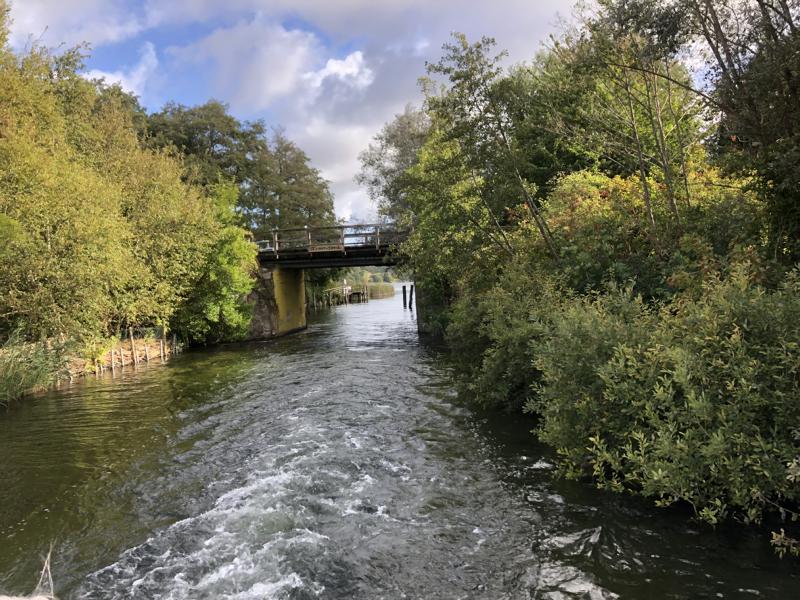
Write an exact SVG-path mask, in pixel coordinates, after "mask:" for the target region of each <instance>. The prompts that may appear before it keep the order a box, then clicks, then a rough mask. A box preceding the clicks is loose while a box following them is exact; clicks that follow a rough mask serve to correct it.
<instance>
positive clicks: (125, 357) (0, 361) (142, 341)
mask: <svg viewBox="0 0 800 600" xmlns="http://www.w3.org/2000/svg"><path fill="white" fill-rule="evenodd" d="M181 351H182V347H181V345H180V344H179V343H178V341H177V338H176V337H173V338H172V339H167V338H166V337H155V336H153V335H145V336H141V337H133V338H132V337H130V336H129V337H128V338H126V339H122V340H120V339H117V338H113V339H110V340H105V341H104V342H103V343H102V345H100V346H99V347H97V348H95V351H94V353H93V357H92V358H86V352H85V350H83V351H81V352H79V353H75V352H71V351H70V350H69V348H68V347H64V346H60V345H59V344H58V343H53V342H24V341H20V339H19V337H12V338H11V339H9V340H8V341H7V342H6V343H5V344H4V345H3V347H2V348H0V407H8V406H10V405H11V404H12V403H13V402H14V401H16V400H20V399H22V398H24V397H26V396H29V395H31V394H35V393H37V392H41V391H45V390H47V389H51V388H58V387H59V386H60V385H61V383H62V382H69V383H72V382H73V381H74V380H75V379H79V378H82V377H89V376H91V375H102V374H104V373H106V372H111V373H116V372H117V371H124V369H125V367H127V366H138V365H139V364H149V363H150V362H160V363H162V364H163V363H164V362H166V361H167V360H169V358H170V357H172V356H174V355H176V354H178V353H180V352H181Z"/></svg>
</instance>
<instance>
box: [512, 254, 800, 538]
mask: <svg viewBox="0 0 800 600" xmlns="http://www.w3.org/2000/svg"><path fill="white" fill-rule="evenodd" d="M536 366H537V367H538V368H539V369H540V370H541V372H542V383H541V385H540V388H539V389H540V396H539V398H538V399H537V400H536V401H534V402H531V403H529V405H528V408H529V409H531V410H537V411H539V412H541V414H542V416H543V425H542V429H541V433H540V435H541V438H542V439H543V440H544V441H546V442H548V443H551V444H553V445H555V446H556V447H558V448H559V451H560V452H561V454H562V455H563V456H564V458H565V460H566V464H567V466H568V468H569V470H570V471H571V472H572V473H573V474H576V473H578V472H579V471H580V470H581V467H583V466H586V465H590V466H591V467H592V470H593V472H594V475H595V477H596V478H597V480H598V481H599V483H600V485H602V486H605V487H609V488H611V489H616V490H621V489H635V490H637V491H640V492H641V493H642V494H643V495H645V496H649V497H654V498H656V499H657V500H658V502H659V503H660V504H664V505H666V504H670V503H673V502H678V501H685V502H688V503H689V504H691V505H692V507H693V508H694V510H695V511H696V513H697V514H698V515H699V516H701V517H702V518H703V519H705V520H707V521H709V522H711V523H715V522H717V521H718V520H720V519H722V518H724V517H726V516H729V515H734V516H737V517H741V518H743V519H745V520H747V521H758V520H760V519H761V517H762V514H763V512H764V511H765V510H769V509H772V508H775V507H778V506H781V505H782V506H785V505H787V504H794V503H796V502H797V501H798V500H800V490H798V486H796V485H795V484H794V483H793V481H792V480H791V479H790V478H787V466H789V465H791V464H792V462H793V461H794V460H795V459H796V458H797V457H798V455H800V441H798V427H799V426H800V274H798V272H794V273H793V274H792V275H791V276H789V277H788V278H787V279H786V281H785V283H784V284H783V285H782V286H781V287H780V289H777V290H775V291H772V292H769V291H766V290H765V289H764V288H762V287H760V286H758V285H755V284H754V283H753V282H752V277H751V276H750V273H749V271H748V268H747V267H746V266H739V267H736V268H735V269H733V271H732V272H731V274H730V275H729V276H728V277H726V278H724V279H720V278H716V279H714V280H712V281H711V282H709V283H707V284H706V285H705V287H704V289H703V292H702V294H701V295H700V297H699V298H698V299H696V300H695V299H690V298H682V299H679V300H676V301H675V302H673V303H671V304H669V305H665V306H663V307H661V308H657V307H656V308H647V307H646V306H645V305H644V304H643V303H642V302H641V300H640V299H638V298H636V297H634V296H633V295H632V294H630V293H629V292H628V293H620V292H617V293H612V294H609V295H607V296H602V297H597V298H595V299H593V300H587V301H582V302H579V303H578V304H576V305H574V306H572V307H569V308H567V309H565V310H564V311H563V312H561V313H560V314H559V315H558V316H557V317H556V318H554V326H553V329H552V331H551V333H550V335H549V338H548V340H547V341H546V342H545V343H543V344H542V345H541V347H540V348H539V349H538V351H537V359H536Z"/></svg>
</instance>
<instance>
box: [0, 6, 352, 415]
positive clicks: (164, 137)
mask: <svg viewBox="0 0 800 600" xmlns="http://www.w3.org/2000/svg"><path fill="white" fill-rule="evenodd" d="M9 14H10V9H9V3H8V2H7V1H6V0H0V346H2V347H3V348H4V349H3V350H2V353H0V378H1V379H0V394H2V398H3V402H7V401H8V399H10V398H13V397H17V396H18V395H20V394H22V393H24V392H25V391H27V390H30V389H38V388H41V387H46V386H47V385H48V383H52V382H53V381H55V380H57V378H58V377H59V376H64V377H68V376H69V373H70V372H71V373H72V376H75V375H76V374H77V373H78V372H92V371H94V370H103V368H110V367H111V364H112V360H111V354H112V352H111V348H112V346H113V345H114V340H115V339H116V338H117V337H120V332H128V331H129V330H130V329H133V330H136V331H142V330H153V329H157V330H165V329H166V330H168V331H169V332H170V340H169V342H170V343H169V346H168V348H170V349H171V348H173V347H175V346H176V345H183V346H187V347H191V346H194V345H207V344H215V343H220V342H227V341H237V340H240V339H242V338H243V337H245V336H246V335H247V333H248V331H249V326H250V321H251V317H252V310H253V307H252V305H251V304H249V303H248V300H247V298H248V295H249V294H250V292H251V290H252V289H253V286H254V285H255V277H254V275H255V270H256V266H257V265H256V256H257V248H256V245H255V243H254V241H255V240H258V239H262V238H264V237H265V236H266V235H267V233H265V232H270V231H272V229H273V228H280V227H297V226H303V225H309V226H329V225H335V224H337V220H336V217H335V214H334V210H333V197H332V195H331V192H330V190H329V188H328V183H327V182H326V181H325V180H324V179H323V178H322V177H321V175H320V173H319V172H318V171H317V170H316V169H314V168H313V167H312V166H311V165H310V161H309V158H308V156H307V155H306V154H305V153H304V152H303V151H302V149H300V148H299V147H298V146H297V145H296V144H294V143H293V142H292V141H291V140H289V139H288V138H286V137H285V136H284V135H283V134H282V133H280V132H279V131H276V132H275V133H270V132H269V130H268V128H267V125H266V124H265V123H264V122H262V121H239V120H238V119H236V118H234V117H233V116H232V115H230V113H229V112H228V107H227V106H226V105H224V104H222V103H220V102H217V101H209V102H207V103H205V104H202V105H199V106H194V107H187V106H183V105H179V104H176V103H167V104H166V105H165V106H164V107H163V108H162V109H161V110H159V111H157V112H153V113H148V112H147V111H146V110H145V109H144V108H143V107H142V106H141V105H140V104H139V101H138V99H137V98H136V97H135V96H133V95H131V94H129V93H127V92H125V91H123V90H122V89H121V88H120V87H119V86H118V85H109V84H107V83H106V82H105V81H103V80H90V79H88V78H87V77H86V76H85V69H84V60H85V57H86V52H87V51H86V47H85V46H78V47H74V48H63V47H62V48H58V49H55V50H52V49H49V48H46V47H44V46H43V45H41V44H39V43H38V42H31V43H30V44H29V45H28V46H27V47H26V48H25V49H24V50H20V51H14V50H13V49H12V48H11V47H10V45H9V24H10V21H9ZM328 275H329V274H328V273H316V274H314V276H313V277H319V278H321V279H322V280H324V279H325V278H326V277H328ZM115 336H116V337H115ZM173 336H176V337H177V342H176V341H174V338H173ZM40 340H51V341H52V340H59V342H58V343H53V342H50V343H42V342H40ZM178 342H179V344H178ZM140 343H141V342H140ZM113 347H114V348H115V354H116V355H117V364H118V363H119V361H120V358H119V356H120V355H119V349H120V346H119V344H117V345H116V346H113ZM141 349H142V351H143V352H145V351H146V353H147V354H149V355H151V358H152V355H153V354H156V355H157V356H161V345H160V343H159V345H158V347H156V346H154V345H152V344H148V345H142V346H141ZM169 351H170V350H165V352H167V353H168V352H169ZM130 352H131V351H130V350H129V349H126V348H125V347H124V346H123V348H122V355H121V356H122V357H123V358H122V360H131V356H129V355H130ZM145 360H147V359H146V357H145Z"/></svg>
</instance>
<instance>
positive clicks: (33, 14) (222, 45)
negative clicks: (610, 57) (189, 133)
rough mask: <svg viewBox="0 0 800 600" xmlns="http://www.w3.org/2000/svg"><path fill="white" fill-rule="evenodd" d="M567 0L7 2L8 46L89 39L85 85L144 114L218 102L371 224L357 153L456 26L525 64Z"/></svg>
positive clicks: (348, 212) (347, 213)
mask: <svg viewBox="0 0 800 600" xmlns="http://www.w3.org/2000/svg"><path fill="white" fill-rule="evenodd" d="M573 1H574V0H461V1H457V0H224V1H223V0H141V1H138V2H137V1H132V0H11V2H12V6H11V17H12V19H13V23H12V28H11V34H12V35H11V43H12V45H13V46H14V47H15V48H16V49H18V50H23V49H24V48H26V47H28V46H30V45H31V44H32V43H33V42H38V43H42V44H45V45H47V46H49V47H52V48H58V47H71V46H73V45H75V44H79V43H83V42H85V43H88V44H89V45H90V47H91V55H90V56H89V58H88V60H87V63H86V67H87V76H90V77H104V78H105V79H106V80H107V81H109V82H118V83H119V84H120V85H122V87H123V88H125V89H126V90H128V91H130V92H133V93H135V94H136V95H137V96H138V97H139V99H140V102H141V103H142V104H143V105H144V106H145V107H146V108H147V109H148V110H150V111H155V110H158V109H160V108H161V107H162V106H163V105H164V103H166V102H168V101H175V102H179V103H181V104H186V105H190V106H191V105H196V104H202V103H203V102H205V101H207V100H209V99H211V98H214V99H217V100H221V101H223V102H225V103H227V104H228V105H229V106H230V109H231V112H232V113H233V114H234V115H235V116H236V117H238V118H240V119H247V120H253V119H263V120H264V121H265V123H266V124H267V126H268V127H276V128H281V129H282V130H283V131H284V132H285V133H286V135H288V136H289V137H290V138H291V139H292V140H294V141H295V142H296V143H297V144H298V145H299V146H300V147H301V148H302V149H303V150H304V151H305V152H306V153H307V154H308V155H309V157H310V158H311V162H312V164H313V165H314V166H315V167H316V168H318V169H319V170H320V171H321V173H322V175H323V177H325V178H326V179H327V180H328V181H329V182H330V185H331V190H332V191H333V193H334V198H335V205H336V213H337V215H338V216H339V217H342V218H344V219H352V220H368V219H370V218H372V217H373V216H374V213H375V207H374V206H373V205H372V203H371V202H370V200H369V199H368V197H367V195H366V191H365V190H364V189H362V188H360V187H359V186H358V185H357V184H356V183H355V181H354V177H355V175H356V173H357V172H358V170H359V161H358V154H359V152H361V151H362V150H364V149H365V148H366V147H367V146H368V144H369V143H370V140H371V139H372V138H373V136H374V135H375V134H376V133H377V132H378V131H379V130H380V129H381V127H382V126H383V124H384V123H386V122H387V121H389V120H391V119H392V118H393V116H394V115H396V114H398V113H400V112H402V111H403V108H404V107H405V105H406V104H408V103H412V104H417V105H418V104H419V103H420V101H421V94H420V91H419V87H418V85H417V80H418V78H419V77H420V76H422V75H424V74H425V62H426V61H430V62H436V61H437V60H438V58H439V56H440V54H441V46H442V44H443V43H445V42H447V41H448V39H449V38H450V35H451V33H452V32H454V31H458V32H463V33H465V34H466V35H467V37H468V38H469V39H470V40H477V39H478V38H480V36H483V35H486V36H490V37H494V38H495V39H496V40H497V43H498V48H502V49H505V50H507V51H508V52H509V57H508V62H509V64H513V63H519V62H524V61H527V60H530V59H531V58H532V57H533V56H534V54H535V53H536V52H537V50H538V49H539V47H540V45H541V44H542V42H545V41H546V40H547V38H548V36H549V35H550V34H552V33H555V32H556V31H557V30H558V26H559V22H560V21H561V20H562V19H563V18H565V17H568V16H569V15H570V14H571V12H572V5H573Z"/></svg>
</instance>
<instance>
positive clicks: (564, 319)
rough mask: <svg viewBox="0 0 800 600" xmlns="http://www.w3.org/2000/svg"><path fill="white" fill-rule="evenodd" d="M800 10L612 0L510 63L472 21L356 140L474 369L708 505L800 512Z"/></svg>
mask: <svg viewBox="0 0 800 600" xmlns="http://www.w3.org/2000/svg"><path fill="white" fill-rule="evenodd" d="M799 14H800V3H799V2H798V1H797V0H778V1H776V2H769V3H768V2H762V1H761V0H741V1H737V2H723V1H718V0H708V1H706V0H703V1H700V0H602V1H600V2H599V3H597V5H596V6H595V7H594V8H593V9H592V11H591V12H585V13H581V14H578V15H576V19H575V22H574V23H575V24H574V25H572V26H570V27H569V28H567V29H565V30H564V31H563V32H562V33H561V34H560V35H558V36H556V37H554V38H553V39H552V40H551V42H550V43H549V44H548V45H547V46H545V47H543V48H542V50H541V52H540V53H539V54H538V55H537V56H536V57H534V58H533V59H532V60H531V61H530V62H527V63H523V64H519V65H517V66H515V67H513V68H511V69H510V70H506V69H504V68H502V67H501V64H502V62H501V61H502V59H503V55H502V54H500V55H496V54H495V51H494V49H493V46H494V42H493V40H491V39H482V40H480V41H478V42H476V43H469V42H468V40H467V39H466V38H465V37H464V36H462V35H456V36H455V37H454V39H453V40H452V41H451V42H450V43H448V44H446V45H445V46H444V48H443V50H444V53H443V57H442V58H441V60H440V61H439V62H437V63H434V64H431V65H429V66H428V77H427V78H426V79H424V80H423V87H424V91H425V95H426V100H425V103H424V106H423V108H422V109H421V110H417V109H414V108H411V107H409V108H408V109H407V110H406V111H405V113H404V114H402V115H398V116H397V118H396V119H395V120H393V121H392V122H390V123H388V124H387V125H386V126H385V127H384V129H383V130H382V131H381V133H380V134H379V135H378V136H377V137H376V138H375V140H374V143H373V144H372V145H371V146H370V147H369V149H367V150H366V151H365V152H364V153H363V154H362V165H363V169H362V173H361V175H360V180H361V181H362V182H363V183H364V184H366V185H367V186H368V188H369V190H370V192H371V194H372V196H373V197H374V198H375V199H376V200H377V201H378V202H379V203H380V205H381V207H382V211H383V213H384V214H385V215H388V216H390V217H392V218H394V219H395V220H397V221H400V222H403V223H406V224H410V225H413V233H412V235H411V238H410V239H409V241H408V242H407V243H406V244H405V246H404V252H405V256H406V261H407V268H410V269H413V271H414V273H415V276H416V279H417V282H418V284H419V286H420V289H421V290H424V292H425V299H426V303H428V304H431V305H432V306H429V307H428V310H427V311H426V315H427V316H428V318H429V321H428V323H427V326H428V327H429V328H432V329H437V330H438V331H440V332H441V333H443V334H444V335H445V336H446V338H447V339H448V340H449V343H450V345H451V347H452V348H453V349H454V352H453V357H454V361H456V363H457V368H458V371H459V373H460V380H461V384H462V387H463V389H464V391H465V393H467V394H468V395H469V396H470V397H472V398H473V399H474V400H475V401H476V402H479V403H481V404H483V405H486V406H493V407H499V408H503V409H505V410H509V411H519V410H523V411H526V412H530V413H534V414H536V415H538V417H539V423H540V426H539V427H538V430H537V435H538V436H539V437H540V439H542V440H544V441H546V442H549V443H550V444H552V445H553V446H554V447H555V448H557V450H558V452H559V454H560V456H561V457H562V461H561V465H562V470H563V472H564V473H566V474H568V475H572V476H580V475H584V474H587V473H588V474H590V475H592V476H593V477H594V479H595V480H596V481H597V483H598V485H600V486H602V487H605V488H609V489H612V490H628V491H633V492H637V493H641V494H644V495H645V496H648V497H650V498H653V499H654V500H655V501H656V502H657V503H658V504H660V505H669V504H672V503H685V504H687V505H689V506H691V507H692V508H693V509H694V511H695V512H696V514H697V516H698V517H700V518H702V519H704V520H705V521H708V522H709V523H716V522H718V521H720V520H722V519H726V518H736V519H741V520H744V521H747V522H758V521H760V520H761V519H762V518H764V516H765V515H774V516H777V517H778V518H783V519H785V520H786V522H787V525H786V528H787V530H788V529H789V528H790V527H791V525H790V522H791V521H792V520H793V519H790V518H789V517H796V516H798V515H797V510H798V501H800V273H799V272H798V268H797V263H798V260H799V259H800V185H798V181H800V35H799V34H798V27H800V19H798V15H799ZM690 67H693V68H695V69H696V72H693V71H692V70H691V69H690ZM437 303H438V305H439V309H438V310H436V311H434V310H433V308H434V306H433V305H435V304H437ZM773 542H774V544H775V547H776V548H777V550H778V551H779V552H787V551H788V552H793V553H800V546H799V545H798V542H797V541H795V540H793V539H792V536H791V535H789V534H788V533H786V532H784V531H783V530H780V531H779V532H778V533H776V534H775V537H774V540H773Z"/></svg>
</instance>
